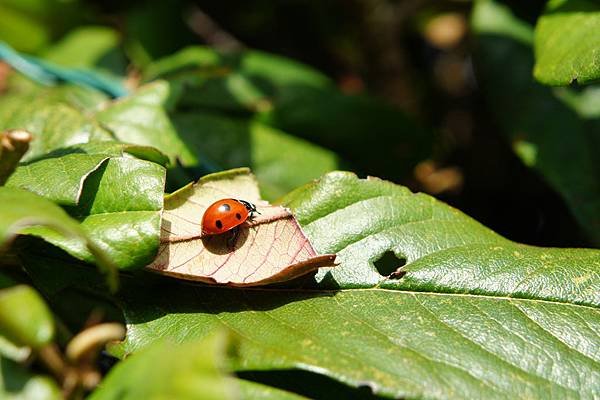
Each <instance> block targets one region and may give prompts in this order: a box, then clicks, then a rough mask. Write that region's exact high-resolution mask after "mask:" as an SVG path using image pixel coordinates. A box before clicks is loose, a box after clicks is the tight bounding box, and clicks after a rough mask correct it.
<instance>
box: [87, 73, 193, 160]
mask: <svg viewBox="0 0 600 400" xmlns="http://www.w3.org/2000/svg"><path fill="white" fill-rule="evenodd" d="M168 98H169V85H168V84H167V83H166V82H161V81H157V82H154V83H152V84H149V85H146V86H143V87H141V88H140V89H138V90H137V91H136V92H135V93H133V94H132V95H131V96H128V97H125V98H122V99H119V100H116V101H115V102H113V103H111V104H110V105H109V106H108V107H107V108H106V109H104V110H102V111H100V112H99V113H98V114H97V115H96V118H97V119H98V121H99V122H100V124H102V125H103V126H104V127H106V128H107V129H108V130H110V131H111V132H112V134H113V135H114V136H115V138H116V139H118V140H120V141H122V142H126V143H135V144H140V145H147V146H152V147H156V148H157V149H158V150H160V151H162V152H163V153H165V154H167V155H168V156H169V158H170V159H171V162H172V163H174V162H175V160H176V159H179V160H180V161H181V163H182V164H183V165H188V164H190V163H193V162H195V161H196V159H195V157H194V155H193V154H192V153H191V152H190V151H189V150H188V148H187V147H186V145H185V144H184V143H183V142H182V141H181V139H180V138H179V137H178V135H177V132H176V131H175V128H174V127H173V125H172V124H171V121H170V120H169V117H168V115H167V114H166V112H165V110H164V108H163V107H164V105H165V103H166V102H167V100H168Z"/></svg>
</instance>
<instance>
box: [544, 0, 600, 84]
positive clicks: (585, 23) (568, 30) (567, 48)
mask: <svg viewBox="0 0 600 400" xmlns="http://www.w3.org/2000/svg"><path fill="white" fill-rule="evenodd" d="M598 26H600V6H599V5H598V3H597V2H595V1H588V0H551V1H549V2H548V5H547V7H546V11H545V12H544V14H543V15H542V16H541V17H540V19H539V20H538V23H537V25H536V28H535V55H536V64H535V69H534V70H533V73H534V76H535V78H536V79H537V80H538V81H540V82H542V83H544V84H546V85H569V84H571V83H572V82H574V81H577V82H578V83H579V84H583V83H589V82H592V81H595V80H598V78H600V63H599V62H598V58H599V57H600V53H599V52H598V49H599V48H600V29H598Z"/></svg>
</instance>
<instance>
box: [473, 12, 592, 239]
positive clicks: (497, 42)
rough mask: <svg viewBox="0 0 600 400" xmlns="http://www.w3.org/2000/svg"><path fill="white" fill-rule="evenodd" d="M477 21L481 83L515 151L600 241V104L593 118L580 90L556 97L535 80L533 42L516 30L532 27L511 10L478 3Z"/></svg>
mask: <svg viewBox="0 0 600 400" xmlns="http://www.w3.org/2000/svg"><path fill="white" fill-rule="evenodd" d="M472 18H473V21H472V25H473V27H474V30H475V32H476V33H477V42H478V46H477V52H476V56H477V57H476V61H477V67H478V72H479V78H480V79H479V82H480V84H481V86H482V88H483V89H484V90H483V93H485V94H487V100H488V102H489V104H490V109H491V110H492V112H493V116H494V117H495V121H496V122H497V123H498V124H499V126H500V128H501V129H502V131H503V133H504V134H505V135H506V136H507V137H508V139H509V140H510V141H511V142H512V145H513V148H514V150H515V153H516V154H517V155H518V156H519V157H521V159H522V160H523V162H524V163H525V164H526V165H528V166H530V167H532V168H534V169H535V170H536V171H537V172H539V173H540V174H541V175H542V176H543V177H544V178H545V180H546V181H547V182H548V183H549V184H550V186H551V187H552V188H553V189H554V190H556V191H557V192H558V193H559V194H560V195H561V196H562V197H563V199H564V200H565V202H566V203H567V205H568V207H569V208H570V210H571V212H572V213H573V215H574V216H575V218H576V219H577V220H578V222H579V223H580V225H581V226H582V227H583V229H584V230H585V231H586V232H587V234H588V236H589V237H590V239H591V240H592V241H594V242H595V243H600V160H599V159H598V158H597V157H596V155H595V153H594V149H595V146H594V141H595V140H596V139H597V137H600V135H599V133H600V124H599V123H598V118H597V115H596V114H595V112H594V111H593V110H594V109H596V108H599V106H598V105H596V106H594V105H593V104H592V103H591V102H590V103H588V105H589V107H590V108H592V112H591V113H590V112H589V110H583V109H582V108H581V107H580V106H579V104H578V103H577V101H575V102H573V101H572V100H573V98H577V97H578V96H580V95H578V94H577V93H576V92H572V91H571V90H570V89H567V88H562V89H561V90H560V91H553V90H552V89H551V88H547V87H544V86H542V85H539V84H537V83H535V82H533V81H532V80H531V68H532V67H533V50H532V48H531V44H530V43H527V42H525V41H523V40H519V39H516V36H523V34H522V33H519V34H517V32H522V31H523V30H524V26H525V23H524V22H522V21H520V20H519V19H517V18H516V17H515V16H513V15H512V14H511V13H510V10H509V9H508V8H507V7H505V6H501V5H499V4H497V3H495V2H492V1H489V0H482V1H478V2H477V3H476V5H475V8H474V10H473V17H472ZM509 21H510V23H509ZM500 22H502V23H500ZM499 26H502V27H503V28H502V29H499ZM529 30H530V32H531V31H532V28H531V27H529ZM509 32H511V33H509ZM565 93H567V95H566V96H565ZM592 99H593V98H592ZM586 118H590V119H586ZM592 118H595V119H592ZM567 133H568V135H567V136H565V135H566V134H567ZM566 137H568V140H567V139H565V138H566ZM567 160H568V162H567Z"/></svg>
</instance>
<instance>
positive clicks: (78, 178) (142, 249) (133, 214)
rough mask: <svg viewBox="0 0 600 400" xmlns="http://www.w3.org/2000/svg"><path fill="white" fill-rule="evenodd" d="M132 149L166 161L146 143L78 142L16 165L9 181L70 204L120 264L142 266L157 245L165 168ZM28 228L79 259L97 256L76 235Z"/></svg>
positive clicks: (130, 266) (154, 158) (91, 236)
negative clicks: (74, 236) (45, 156)
mask: <svg viewBox="0 0 600 400" xmlns="http://www.w3.org/2000/svg"><path fill="white" fill-rule="evenodd" d="M131 154H135V155H137V156H140V157H144V158H148V159H150V160H153V161H159V162H165V161H166V159H165V158H164V156H163V155H162V154H160V153H159V152H157V151H156V150H153V149H151V148H147V147H142V146H132V145H121V144H117V143H109V142H106V143H99V144H87V145H79V146H73V147H70V148H66V149H61V150H58V151H56V152H54V153H53V154H50V155H49V156H48V158H43V159H40V160H38V161H35V162H31V163H28V164H26V165H23V166H21V167H19V168H17V170H16V172H15V173H14V174H13V175H12V176H11V178H10V179H9V181H8V182H7V184H8V185H9V186H19V187H21V188H25V189H28V190H31V191H34V192H37V193H38V194H40V195H42V196H45V197H48V198H50V199H52V200H54V201H56V202H58V203H61V204H64V205H66V206H69V207H68V208H67V210H68V211H69V213H70V214H71V215H73V216H74V217H76V218H77V219H79V220H80V221H81V227H82V228H83V230H84V231H85V232H86V233H87V234H88V235H89V237H90V238H92V239H93V240H94V242H95V243H96V244H97V245H98V246H99V247H100V248H101V249H102V250H103V251H104V252H105V253H106V254H107V255H108V256H110V257H111V259H112V260H113V261H114V262H115V263H116V264H117V266H118V267H119V268H123V269H129V268H140V267H143V266H144V265H146V264H148V263H150V262H151V261H152V259H153V258H154V255H155V254H156V251H157V249H158V240H159V239H158V236H159V228H160V214H161V210H162V207H163V193H164V184H165V169H164V167H162V166H161V165H159V164H156V163H155V162H152V161H146V160H141V159H137V158H134V157H133V156H132V155H131ZM40 176H43V177H44V179H40ZM28 232H29V233H35V234H37V235H39V236H42V237H44V239H45V240H47V241H49V242H51V243H52V244H54V245H56V246H58V247H60V248H62V249H63V250H65V251H67V252H69V253H70V254H71V255H73V256H75V257H77V258H79V259H82V260H84V261H88V262H93V261H94V257H93V255H92V254H91V253H90V252H89V250H88V249H87V248H86V247H85V246H83V244H82V243H81V242H80V241H78V240H75V239H73V238H68V237H64V236H61V235H58V234H56V233H54V232H52V231H51V230H49V229H47V228H43V227H38V228H32V229H30V230H29V231H28Z"/></svg>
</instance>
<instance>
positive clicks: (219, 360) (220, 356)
mask: <svg viewBox="0 0 600 400" xmlns="http://www.w3.org/2000/svg"><path fill="white" fill-rule="evenodd" d="M228 342H229V339H228V337H227V336H226V335H225V334H224V333H223V332H221V333H220V334H218V335H211V336H209V337H207V338H205V339H203V340H201V341H196V342H190V343H186V344H183V345H177V346H176V345H174V344H173V343H169V342H161V343H155V344H153V345H152V346H151V347H149V348H148V349H145V350H144V351H142V352H140V353H138V354H135V355H134V356H132V357H130V358H128V359H127V360H125V361H122V362H121V363H119V364H118V365H117V366H116V367H115V368H114V369H113V370H111V372H110V373H109V374H108V376H107V377H106V378H105V379H104V381H103V382H102V383H101V385H100V387H99V388H98V389H97V390H96V391H95V392H93V393H92V395H91V396H90V397H89V398H90V400H110V399H115V400H117V399H118V400H121V399H123V400H125V399H143V398H149V399H158V398H165V399H166V398H176V399H218V400H220V399H231V398H235V397H236V396H235V395H236V391H237V390H236V387H235V382H234V381H233V380H231V379H228V378H227V377H226V375H225V374H224V373H223V372H222V370H223V368H224V363H225V355H226V351H227V346H228V345H229V343H228Z"/></svg>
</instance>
